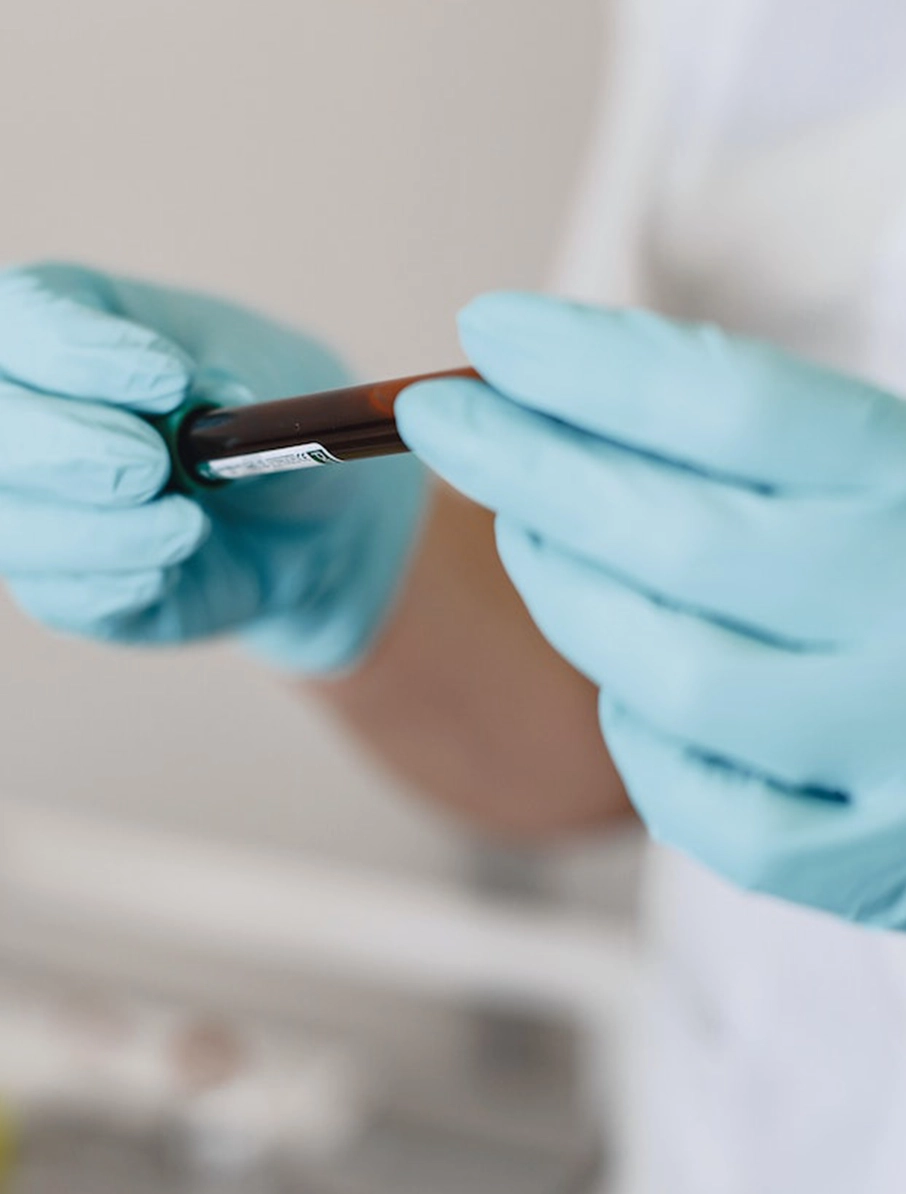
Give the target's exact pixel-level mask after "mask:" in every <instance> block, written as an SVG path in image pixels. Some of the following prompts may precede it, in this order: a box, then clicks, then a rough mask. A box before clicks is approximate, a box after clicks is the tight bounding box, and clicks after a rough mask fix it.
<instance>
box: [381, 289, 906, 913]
mask: <svg viewBox="0 0 906 1194" xmlns="http://www.w3.org/2000/svg"><path fill="white" fill-rule="evenodd" d="M460 326H461V335H462V341H463V345H464V347H465V349H466V352H467V354H468V356H469V358H470V359H471V361H472V363H473V364H474V365H475V367H476V368H477V369H478V370H479V372H481V374H482V375H483V377H485V378H486V379H487V380H488V382H490V384H491V385H492V386H493V387H494V389H490V388H488V387H487V386H483V385H482V384H480V383H478V382H466V381H444V382H434V383H426V384H423V385H421V386H419V387H417V388H413V389H412V390H410V391H408V392H407V393H406V394H405V395H403V396H402V397H401V399H400V401H399V404H398V407H397V412H398V418H399V422H400V427H401V431H402V434H403V436H404V437H405V439H406V440H407V442H408V443H409V444H410V446H411V447H413V448H414V449H415V451H416V452H417V453H418V454H419V455H420V456H421V457H422V459H424V460H425V461H426V462H427V463H428V464H429V465H430V466H431V467H432V468H433V469H436V470H437V472H438V473H440V474H441V475H442V476H443V477H445V478H446V479H447V480H448V481H449V482H451V483H452V484H453V485H455V486H456V487H457V488H459V489H460V490H462V491H463V492H465V493H466V494H468V495H469V496H470V497H472V498H473V499H475V500H476V501H478V502H480V503H482V504H484V505H486V506H489V507H490V508H492V509H494V510H496V511H497V512H498V520H497V528H498V544H499V550H500V554H501V557H502V560H503V563H504V565H505V567H506V569H507V572H508V573H509V575H510V577H511V578H512V580H513V582H514V584H515V585H516V587H517V589H518V590H519V592H520V594H521V595H522V597H523V599H524V600H525V602H526V604H527V606H528V608H529V610H530V611H531V613H532V615H533V616H534V618H535V620H536V622H537V623H538V625H539V626H540V628H541V630H542V631H543V632H544V634H545V635H546V636H547V638H548V639H549V640H550V642H551V643H553V645H554V646H555V647H556V648H557V649H558V650H559V651H560V652H562V654H563V655H564V656H565V657H566V658H567V659H568V660H570V661H571V662H572V663H573V664H574V665H575V666H576V667H577V668H578V669H579V670H581V671H582V672H584V673H585V674H586V675H587V676H589V677H590V678H591V679H592V680H593V681H595V683H596V684H597V685H598V686H599V687H600V689H601V700H600V716H601V723H602V727H603V730H604V733H605V737H606V740H607V742H608V745H609V747H610V750H611V752H612V754H613V756H614V759H615V761H616V763H617V765H618V767H619V769H620V771H621V773H622V775H623V777H624V779H625V782H626V784H627V788H628V790H629V792H630V794H631V796H632V798H633V800H634V802H635V804H636V806H637V808H638V810H639V812H640V814H641V816H642V818H643V819H644V821H645V822H646V823H647V825H648V827H649V828H650V830H651V832H652V834H653V835H654V836H655V837H656V838H658V839H660V840H662V841H664V842H667V843H669V844H671V845H673V846H676V847H678V848H680V849H681V850H683V851H685V852H687V853H689V854H691V855H693V856H694V857H695V858H697V859H699V860H700V861H702V862H704V863H705V864H707V865H708V866H710V867H712V868H714V869H715V870H717V871H718V872H720V873H721V874H723V875H724V876H726V877H728V878H729V879H730V880H732V881H734V882H735V883H737V884H740V885H743V886H745V887H748V888H752V889H757V890H760V891H764V892H770V893H773V894H774V895H778V896H782V897H785V898H787V899H790V900H794V901H797V902H800V903H804V904H809V905H814V906H816V907H818V908H823V909H826V910H829V911H831V912H834V913H837V914H840V915H842V916H845V917H849V918H852V919H855V920H858V921H861V922H866V923H870V924H876V925H883V926H897V927H906V403H904V402H902V401H900V400H898V399H897V398H895V397H893V396H891V395H889V394H886V393H883V392H881V391H879V390H877V389H874V388H872V387H870V386H868V385H865V384H862V383H861V382H859V381H855V380H852V379H849V378H845V377H843V376H840V375H838V374H835V373H833V372H830V371H827V370H824V369H821V368H818V367H816V366H813V365H810V364H807V363H805V362H803V361H799V360H796V359H794V358H792V357H789V356H787V355H784V354H783V353H781V352H779V351H776V350H774V349H772V348H770V347H768V346H765V345H759V344H756V343H752V342H749V341H745V340H741V339H736V338H733V337H730V336H727V335H724V334H723V333H721V332H720V331H719V330H717V329H715V328H709V327H690V326H682V325H677V324H674V323H670V322H667V321H665V320H662V319H659V318H656V317H654V316H652V315H648V314H644V313H638V312H622V313H621V312H608V311H605V310H600V309H594V308H583V307H578V306H574V305H571V304H567V303H562V302H557V301H555V300H552V299H545V298H540V297H532V296H528V295H505V294H504V295H491V296H487V297H484V298H482V299H479V300H478V301H476V302H475V303H473V304H472V305H471V306H470V307H469V308H467V309H466V311H465V312H464V313H463V315H462V318H461V325H460ZM495 390H496V391H497V392H495Z"/></svg>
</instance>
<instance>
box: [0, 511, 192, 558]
mask: <svg viewBox="0 0 906 1194" xmlns="http://www.w3.org/2000/svg"><path fill="white" fill-rule="evenodd" d="M209 529H210V524H209V522H208V518H207V516H206V514H205V513H204V511H203V510H202V509H201V508H200V507H199V506H198V505H197V504H196V503H195V502H193V501H190V500H189V499H188V498H183V497H179V496H177V495H173V496H168V497H165V498H161V499H159V500H158V501H154V502H149V503H148V504H146V505H144V506H136V507H134V508H131V509H128V510H124V509H107V508H96V509H90V508H83V507H78V506H70V505H68V504H60V503H57V502H48V501H41V500H38V499H32V498H27V497H24V496H22V495H19V494H14V493H3V492H0V574H3V575H7V576H11V575H17V574H43V573H48V572H76V573H82V572H113V573H117V572H134V571H145V570H147V569H153V568H164V567H167V566H169V565H171V564H176V563H179V562H180V561H182V560H185V559H188V557H189V556H191V555H192V554H193V553H194V552H196V551H197V550H198V548H199V547H200V546H201V544H202V543H203V542H204V541H205V539H206V538H207V535H208V533H209Z"/></svg>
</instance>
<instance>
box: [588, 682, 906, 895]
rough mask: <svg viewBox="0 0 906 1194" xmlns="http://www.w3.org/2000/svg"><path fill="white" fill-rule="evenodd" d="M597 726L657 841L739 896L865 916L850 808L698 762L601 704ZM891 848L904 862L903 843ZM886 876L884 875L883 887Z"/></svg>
mask: <svg viewBox="0 0 906 1194" xmlns="http://www.w3.org/2000/svg"><path fill="white" fill-rule="evenodd" d="M600 718H601V727H602V729H603V731H604V737H605V740H606V742H607V746H608V749H609V750H610V753H611V756H612V757H613V760H614V762H615V764H616V766H617V769H618V770H619V772H620V774H621V776H622V778H623V782H624V783H625V785H626V789H627V791H628V793H629V795H630V798H631V799H632V802H633V804H634V805H635V807H636V808H637V810H638V812H639V815H640V816H641V818H642V820H643V821H644V822H645V825H646V826H647V828H648V830H649V832H650V833H651V835H652V837H654V838H655V840H657V841H659V842H662V843H664V844H665V845H669V846H672V847H673V848H675V849H677V850H680V851H682V852H683V853H686V854H689V855H691V856H692V857H693V858H695V859H696V860H697V861H699V862H701V863H703V864H704V865H705V866H707V867H710V868H711V869H712V870H714V871H716V872H718V874H720V875H723V876H724V878H726V879H728V880H730V882H732V883H734V884H735V885H736V886H738V887H743V888H746V889H748V890H751V891H760V892H768V893H770V894H772V895H778V896H782V897H784V898H787V899H791V900H795V901H796V902H797V903H800V904H810V905H817V906H819V907H823V908H825V909H826V910H828V911H834V912H837V913H838V914H839V915H841V916H848V917H852V918H853V919H856V918H857V914H858V912H859V910H860V909H864V908H865V906H866V901H867V899H868V898H869V893H868V892H867V891H866V887H865V884H864V882H863V880H864V875H863V874H862V873H861V872H860V869H859V868H858V867H853V866H852V855H853V851H854V849H855V850H858V846H856V845H855V843H854V840H853V839H854V838H855V836H856V835H857V833H858V830H859V823H858V820H857V819H856V815H855V811H856V810H855V809H854V806H853V805H852V804H850V803H847V802H845V801H833V800H827V799H821V798H820V797H818V796H816V795H813V794H809V793H796V792H793V791H787V790H783V789H782V788H780V787H778V786H776V785H773V784H772V783H770V782H769V781H766V780H765V779H763V778H762V777H761V776H759V775H757V774H753V773H751V772H747V771H745V770H743V769H740V768H737V767H734V766H733V765H732V764H731V763H727V762H723V761H720V760H717V759H708V758H705V757H703V756H701V755H700V754H697V753H696V752H695V751H693V750H690V749H688V748H687V747H685V746H683V745H682V744H680V743H676V742H674V741H671V740H670V739H669V737H667V736H665V735H663V734H660V733H658V732H657V731H655V730H652V729H651V728H650V727H649V726H648V725H647V724H646V723H645V722H644V721H642V720H640V719H639V718H638V717H636V716H635V715H634V714H632V713H631V712H629V711H627V710H626V709H625V708H623V707H622V706H621V705H620V704H619V703H618V702H617V701H614V700H613V699H612V698H611V697H610V696H609V695H606V694H602V697H601V701H600ZM896 848H897V849H898V850H899V851H900V861H902V850H903V848H904V843H903V841H902V840H900V841H898V842H897V844H896ZM847 862H848V864H849V865H847ZM889 873H890V872H883V871H882V874H881V876H880V878H881V880H882V881H883V880H884V879H885V878H886V874H889Z"/></svg>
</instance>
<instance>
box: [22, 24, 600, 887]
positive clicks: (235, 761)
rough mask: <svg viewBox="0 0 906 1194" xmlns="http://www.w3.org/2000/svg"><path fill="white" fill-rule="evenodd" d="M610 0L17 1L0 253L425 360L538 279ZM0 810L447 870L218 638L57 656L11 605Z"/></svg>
mask: <svg viewBox="0 0 906 1194" xmlns="http://www.w3.org/2000/svg"><path fill="white" fill-rule="evenodd" d="M598 3H599V0H556V2H552V0H297V2H295V3H293V2H291V0H80V2H79V3H78V4H75V3H72V2H71V0H5V2H4V3H3V6H2V7H3V12H2V18H0V37H2V42H3V65H2V68H0V177H2V182H0V261H14V260H28V259H30V258H33V257H46V256H64V257H67V258H77V259H85V260H87V261H91V262H94V263H98V264H100V265H103V266H106V267H109V268H113V269H117V270H121V271H132V272H135V273H140V274H150V275H153V276H156V277H160V278H164V279H172V280H174V281H177V282H184V283H188V284H192V285H195V286H201V287H205V288H213V289H215V290H220V291H223V292H226V293H229V294H231V295H233V296H237V297H239V298H244V299H246V300H248V301H251V302H253V303H255V304H257V305H259V306H261V307H264V308H265V309H268V310H271V311H273V312H275V313H279V314H281V315H283V316H287V317H290V318H292V319H294V320H296V321H298V322H300V323H303V324H306V325H307V326H309V327H312V328H314V329H317V330H320V331H321V332H323V333H324V334H325V335H327V336H328V337H329V338H330V339H331V340H332V341H334V342H335V343H336V344H338V345H339V346H341V347H342V348H343V349H345V350H346V351H347V353H348V354H349V355H350V357H351V358H352V360H353V361H354V362H355V364H356V366H357V368H358V369H359V370H360V371H362V372H363V373H364V374H368V375H381V374H395V373H403V372H407V371H410V370H412V371H414V370H417V369H421V368H423V367H424V368H431V367H435V368H438V367H443V366H444V365H446V364H447V363H448V362H450V361H452V360H453V359H454V358H455V356H456V346H455V336H454V329H453V318H452V317H453V313H454V311H455V310H456V308H457V306H458V305H459V304H460V303H462V302H463V301H464V300H465V299H467V298H468V297H469V296H470V295H471V294H473V293H475V292H477V291H480V290H482V289H484V288H488V287H495V286H513V285H515V286H537V285H539V284H541V283H542V282H543V278H544V270H545V265H546V262H547V260H548V258H549V253H550V250H551V247H552V244H553V237H554V230H555V227H556V222H557V218H558V215H559V213H560V212H561V210H562V208H563V206H564V204H565V202H566V200H567V195H568V192H569V188H570V185H571V182H572V179H573V175H574V171H575V167H576V163H577V160H578V156H579V153H580V149H581V144H582V141H583V137H584V135H585V133H586V131H587V125H588V119H589V115H590V107H591V98H592V94H593V88H594V78H595V73H596V70H597V65H598V50H599V46H600V30H599V28H598V21H597V9H598ZM0 658H2V661H3V675H4V682H3V686H2V690H0V735H2V739H0V746H2V756H0V757H2V767H0V795H3V794H5V793H10V794H13V795H24V796H27V797H28V798H29V799H33V800H44V801H57V800H63V799H65V800H76V801H80V802H83V803H85V804H91V805H92V806H95V807H101V808H105V809H110V810H116V811H122V812H128V813H129V814H131V815H140V816H147V817H153V818H154V819H155V820H157V821H159V822H161V823H167V824H179V825H187V826H204V827H206V828H208V827H213V828H215V829H216V830H217V831H218V832H223V833H231V834H232V833H235V834H243V835H245V836H248V837H252V838H257V839H261V840H269V839H273V840H280V841H289V842H298V843H302V844H304V845H305V846H306V847H310V848H315V849H319V850H329V851H333V852H336V853H339V854H342V855H344V856H363V857H364V856H368V857H372V858H374V859H376V860H378V861H381V862H387V863H395V862H397V861H405V860H410V861H412V863H413V865H417V866H421V867H425V868H429V869H430V868H436V867H439V866H442V865H444V864H445V863H446V862H447V861H449V859H450V858H451V857H452V856H453V843H452V841H451V838H450V836H449V835H448V833H447V832H446V830H445V829H444V828H443V827H441V825H440V824H439V823H438V822H435V821H434V820H433V819H432V818H430V817H429V816H427V815H426V814H424V813H423V812H422V811H421V810H417V809H416V808H415V807H414V806H413V805H411V804H407V803H406V802H400V801H398V800H397V797H396V793H395V792H394V790H393V786H392V785H391V784H389V783H387V782H380V783H379V782H378V781H377V780H376V778H375V776H374V775H373V774H372V772H371V770H370V768H369V767H367V766H364V765H363V764H362V763H361V762H359V761H356V760H355V759H353V758H351V757H350V751H349V749H348V747H347V746H346V745H345V744H344V743H343V742H342V741H341V739H340V738H339V737H338V736H337V735H336V734H335V733H333V732H329V731H328V730H327V728H326V727H325V726H324V725H323V724H322V721H321V719H320V717H319V715H318V714H317V711H315V710H313V709H309V708H305V709H304V710H301V711H300V708H299V706H298V704H297V702H296V701H295V699H294V698H293V697H291V696H290V695H289V694H288V693H287V692H286V691H285V690H284V689H283V688H281V686H280V685H279V684H277V683H275V682H274V681H273V679H272V678H271V677H270V676H269V675H267V674H265V673H262V672H260V671H258V670H256V669H255V668H254V667H251V666H250V665H248V664H247V663H246V662H245V661H243V660H240V659H238V658H236V657H235V656H233V655H231V654H230V653H229V652H227V651H224V650H222V649H217V650H213V651H212V650H210V649H207V650H204V651H193V652H186V653H182V654H177V655H159V656H155V657H151V656H147V655H143V654H129V653H117V652H114V651H110V650H105V649H98V648H94V647H91V646H86V645H83V644H77V643H72V642H61V641H59V640H56V639H53V638H51V637H49V636H48V635H46V634H45V633H43V632H41V631H40V630H38V629H37V628H34V627H32V626H30V625H28V624H26V623H25V622H24V621H23V619H22V618H21V617H20V616H19V615H18V614H16V613H15V612H14V611H13V610H12V609H11V608H10V607H9V605H8V604H6V603H4V602H2V601H0Z"/></svg>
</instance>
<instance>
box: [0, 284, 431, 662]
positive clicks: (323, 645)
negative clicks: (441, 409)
mask: <svg viewBox="0 0 906 1194" xmlns="http://www.w3.org/2000/svg"><path fill="white" fill-rule="evenodd" d="M344 380H345V378H344V374H343V372H342V370H341V368H340V366H339V364H338V363H337V361H336V360H335V359H334V358H333V357H332V356H331V355H330V354H329V353H327V352H326V351H325V350H324V349H323V348H321V347H319V346H318V345H317V344H315V343H314V342H312V341H311V340H309V339H306V338H305V337H303V336H300V335H298V334H296V333H295V332H291V331H289V330H287V329H285V328H283V327H280V326H278V325H276V324H274V323H271V322H270V321H268V320H266V319H263V318H261V317H259V316H257V315H254V314H251V313H249V312H247V311H244V310H241V309H240V308H238V307H234V306H231V305H229V304H227V303H224V302H220V301H218V300H215V299H212V298H207V297H204V296H201V295H195V294H189V293H182V292H178V291H171V290H165V289H162V288H159V287H156V286H149V285H142V284H139V283H134V282H127V281H121V280H118V279H113V278H110V277H107V276H104V275H102V274H98V273H94V272H91V271H89V270H85V269H81V268H77V267H71V266H42V267H37V268H33V269H26V270H10V271H6V272H4V273H2V274H0V428H2V435H0V575H2V576H3V577H4V578H5V579H6V580H7V582H8V585H9V588H10V589H11V591H12V593H13V595H14V596H15V597H16V599H17V600H18V601H19V603H20V604H21V605H22V606H23V607H24V608H25V609H26V610H27V611H28V612H30V613H31V614H33V615H34V616H35V617H36V618H39V619H41V620H43V621H44V622H46V623H48V624H50V625H51V626H54V627H56V628H59V629H62V630H66V631H74V632H79V633H82V634H86V635H90V636H94V637H98V638H103V639H109V640H115V641H118V642H126V643H179V642H184V641H187V640H191V639H197V638H201V637H204V636H207V635H212V634H219V633H223V632H227V631H243V632H245V633H246V635H247V637H248V639H249V641H250V643H251V644H252V645H253V647H255V648H256V649H257V650H258V651H259V652H260V653H262V654H264V655H265V656H266V657H267V658H268V659H270V660H271V661H272V662H274V663H275V664H277V665H281V666H284V667H286V668H288V669H298V670H301V671H307V672H322V671H331V670H334V669H338V668H343V667H347V666H349V665H352V664H354V663H355V662H356V661H357V660H358V658H359V656H360V655H361V653H362V652H363V651H364V650H365V649H366V648H367V646H368V644H369V642H370V641H371V639H372V636H373V635H374V633H375V632H376V629H377V627H378V626H379V625H380V623H381V620H382V618H383V617H384V614H385V612H386V609H387V607H388V604H389V602H390V601H391V599H392V596H393V593H394V590H395V588H396V585H397V583H398V579H399V575H400V571H401V569H402V567H403V564H404V561H405V558H406V555H407V553H408V551H409V549H410V545H411V542H412V538H413V533H414V530H415V526H416V523H417V521H418V518H419V512H420V508H421V503H422V489H423V485H422V476H421V470H420V466H419V465H418V464H417V462H416V461H414V460H413V459H411V458H398V459H395V460H381V461H373V462H368V463H364V464H361V465H348V466H347V465H337V466H335V467H325V468H319V469H312V470H306V471H305V472H302V473H292V474H285V475H283V476H279V477H272V478H266V479H261V480H252V481H243V482H237V483H235V484H233V485H230V486H227V487H225V488H223V489H218V490H212V491H209V492H208V493H207V494H205V495H204V496H199V497H198V498H197V499H195V498H188V497H182V496H178V495H174V494H166V495H163V496H162V490H163V488H164V486H165V484H166V482H167V479H168V475H169V460H168V456H167V452H166V449H165V446H164V443H163V440H162V439H161V437H160V436H159V435H158V434H157V432H156V431H155V430H154V429H153V428H152V427H151V426H150V425H149V424H148V423H147V422H146V421H144V420H143V419H142V418H140V417H139V416H141V415H160V414H163V413H166V412H168V411H171V410H173V409H175V408H176V407H177V406H178V405H179V404H180V403H181V402H183V400H184V399H186V398H190V399H193V400H194V399H196V398H201V399H205V400H210V401H211V402H214V403H217V404H229V403H242V402H253V401H259V400H266V399H271V398H278V397H288V396H291V395H293V394H297V393H303V392H306V391H314V390H321V389H327V388H329V387H331V386H334V385H340V384H342V383H343V381H344Z"/></svg>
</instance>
